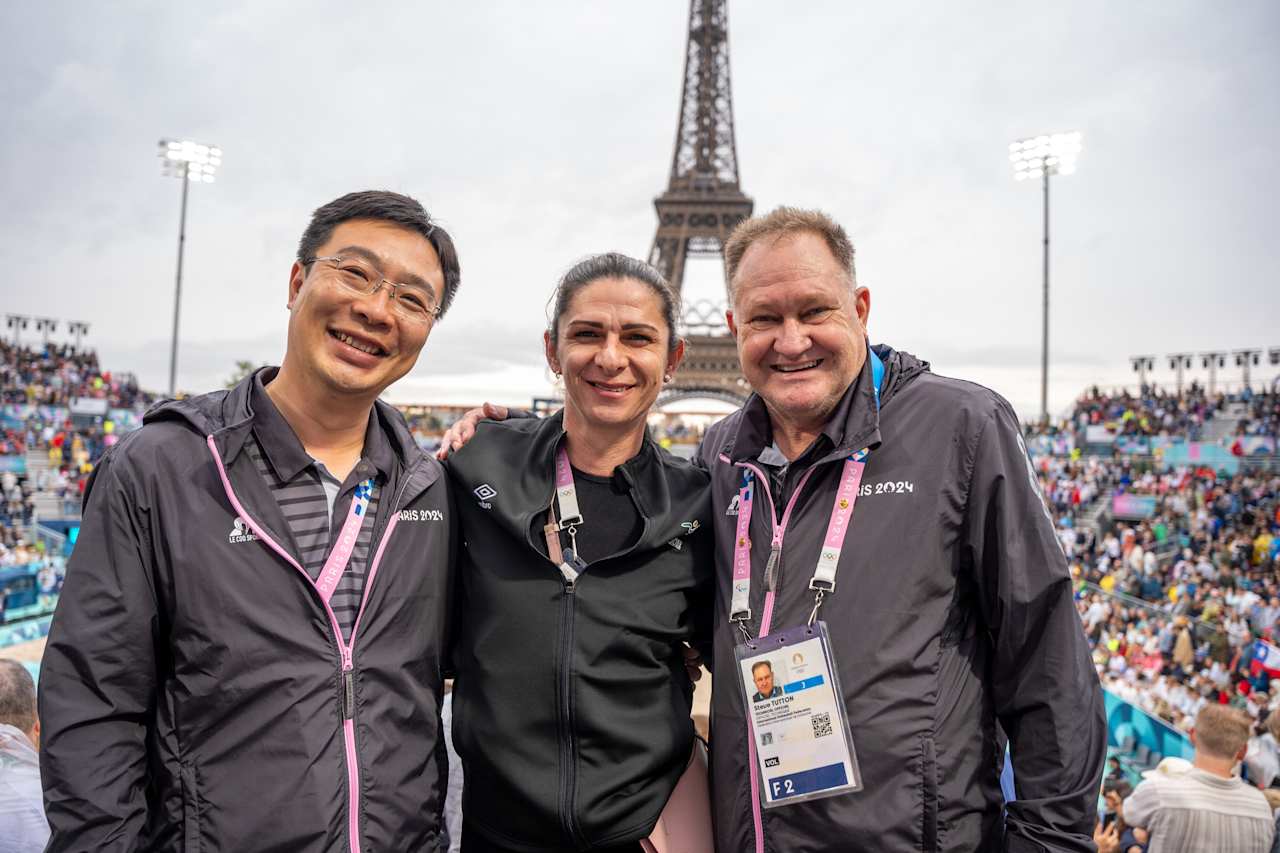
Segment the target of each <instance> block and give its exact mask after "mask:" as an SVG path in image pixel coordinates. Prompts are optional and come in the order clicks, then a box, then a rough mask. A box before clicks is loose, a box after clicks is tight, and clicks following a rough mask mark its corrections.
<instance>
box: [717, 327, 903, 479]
mask: <svg viewBox="0 0 1280 853" xmlns="http://www.w3.org/2000/svg"><path fill="white" fill-rule="evenodd" d="M875 350H876V357H877V358H879V359H881V361H882V363H884V366H885V374H886V375H885V376H884V378H883V379H882V380H881V385H882V386H884V388H885V389H888V387H889V386H890V384H891V383H890V377H889V376H888V375H887V374H888V373H889V370H890V364H889V362H888V358H887V357H888V355H889V354H890V353H891V352H892V350H889V348H888V347H884V346H879V347H876V348H875ZM872 363H873V360H872V359H871V358H866V359H864V360H863V363H862V369H861V370H859V371H858V375H857V376H856V377H854V380H853V382H851V383H850V384H849V387H848V388H846V389H845V391H844V394H842V395H841V397H840V402H839V403H837V404H836V408H835V411H833V412H832V413H831V417H830V418H828V419H827V422H826V423H825V424H824V425H823V427H822V433H821V436H820V438H819V439H818V440H819V441H820V442H823V444H824V448H825V449H826V450H827V452H821V451H819V453H820V457H819V458H818V459H817V460H815V461H820V462H825V461H827V460H829V459H832V458H839V457H841V456H848V455H849V454H850V453H854V452H856V451H858V450H861V449H863V448H864V447H876V446H877V445H879V444H880V440H881V439H880V405H881V404H882V402H883V398H882V400H881V401H880V402H878V401H877V388H876V383H875V379H874V377H873V372H874V371H873V370H872ZM885 396H886V397H887V394H885ZM772 445H773V425H772V423H771V421H770V420H769V410H768V408H767V407H766V406H765V402H764V400H763V399H762V398H761V397H760V395H759V394H755V393H753V394H752V395H751V396H750V397H749V398H748V399H747V402H746V404H745V405H743V407H742V417H741V418H740V419H739V421H738V428H737V430H736V431H734V432H733V433H731V434H730V437H729V441H728V443H727V444H726V445H725V446H724V447H723V448H722V452H723V453H724V454H725V455H727V456H728V457H729V458H730V460H732V461H733V462H750V461H752V460H755V459H757V458H758V457H759V456H760V453H761V452H762V451H764V449H765V448H767V447H770V446H772Z"/></svg>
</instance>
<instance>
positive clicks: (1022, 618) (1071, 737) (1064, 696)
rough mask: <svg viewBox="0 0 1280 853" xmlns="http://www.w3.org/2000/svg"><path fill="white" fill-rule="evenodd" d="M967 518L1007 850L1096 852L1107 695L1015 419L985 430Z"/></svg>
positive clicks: (996, 420) (1006, 410)
mask: <svg viewBox="0 0 1280 853" xmlns="http://www.w3.org/2000/svg"><path fill="white" fill-rule="evenodd" d="M972 459H973V463H972V470H971V479H970V488H969V499H968V504H967V518H966V534H965V537H966V556H967V558H968V559H967V560H966V562H970V561H971V565H972V567H973V571H974V574H975V576H976V580H977V584H978V587H979V594H980V601H981V604H980V607H981V610H982V617H983V621H984V623H985V627H986V630H987V633H988V635H989V637H990V639H991V647H992V660H991V664H990V667H989V669H988V676H987V677H988V679H989V683H988V689H989V690H990V693H991V698H992V700H993V703H994V707H995V712H996V715H997V717H998V719H999V721H1000V725H1001V728H1002V729H1003V730H1004V732H1005V733H1006V734H1007V735H1008V738H1009V750H1010V753H1011V756H1012V760H1013V779H1014V790H1015V791H1016V797H1015V801H1014V802H1011V803H1009V804H1008V807H1007V817H1006V822H1005V825H1006V837H1005V849H1006V850H1007V851H1010V853H1022V851H1028V853H1030V851H1036V853H1039V851H1045V850H1048V851H1082V853H1083V851H1093V850H1094V845H1093V829H1094V826H1095V822H1096V820H1097V798H1098V792H1099V789H1100V785H1101V781H1102V772H1103V764H1104V759H1105V753H1106V717H1105V713H1104V711H1103V705H1102V691H1101V688H1100V686H1099V684H1098V677H1097V674H1096V672H1095V671H1094V668H1093V662H1092V660H1091V657H1090V654H1089V648H1088V643H1087V642H1086V640H1085V636H1084V630H1083V628H1082V626H1081V625H1080V620H1079V617H1078V616H1077V615H1076V609H1075V605H1074V602H1073V601H1072V596H1071V579H1070V575H1069V573H1068V571H1067V564H1066V558H1065V557H1064V555H1063V553H1062V549H1061V547H1060V546H1059V544H1058V541H1057V538H1056V537H1055V536H1054V531H1053V524H1052V522H1051V521H1050V519H1049V515H1048V511H1047V510H1046V508H1045V505H1044V501H1043V500H1042V499H1041V495H1040V488H1039V486H1038V484H1037V483H1036V479H1035V474H1034V471H1033V469H1032V467H1031V461H1030V458H1029V457H1028V456H1027V451H1026V447H1025V445H1024V444H1023V442H1022V435H1021V430H1020V428H1019V426H1018V421H1017V417H1016V416H1015V415H1014V413H1013V410H1012V409H1011V408H1010V407H1009V405H1008V403H1006V402H1004V401H1003V400H1000V401H999V403H998V405H997V406H996V407H995V410H994V411H993V412H991V413H990V414H989V415H988V416H987V418H986V420H985V422H984V423H983V425H982V427H981V428H980V430H979V432H978V437H977V440H976V447H975V449H974V451H973V455H972Z"/></svg>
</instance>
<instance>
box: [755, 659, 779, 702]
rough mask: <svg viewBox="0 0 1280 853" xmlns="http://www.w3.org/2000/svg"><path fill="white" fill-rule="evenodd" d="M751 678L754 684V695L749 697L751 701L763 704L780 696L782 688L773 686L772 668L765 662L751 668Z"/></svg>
mask: <svg viewBox="0 0 1280 853" xmlns="http://www.w3.org/2000/svg"><path fill="white" fill-rule="evenodd" d="M751 678H752V680H753V681H755V683H756V694H755V696H752V697H751V701H753V702H763V701H764V700H766V699H773V698H774V697H777V696H781V695H782V688H781V687H776V686H774V683H773V666H772V664H770V663H769V662H768V661H767V660H762V661H760V662H759V663H757V664H754V665H753V666H752V667H751Z"/></svg>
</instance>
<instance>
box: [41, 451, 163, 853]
mask: <svg viewBox="0 0 1280 853" xmlns="http://www.w3.org/2000/svg"><path fill="white" fill-rule="evenodd" d="M120 467H123V466H122V463H121V462H120V460H118V459H116V460H112V459H111V454H107V456H105V457H104V458H103V460H102V461H101V462H100V463H99V466H98V468H97V469H96V470H95V472H94V474H93V478H92V480H91V481H90V483H89V488H88V490H87V491H86V498H85V508H84V517H83V520H82V522H81V526H80V534H79V538H78V541H77V543H76V548H75V552H74V553H73V554H72V556H71V559H70V561H69V562H68V566H67V573H66V581H65V583H64V585H63V588H62V594H61V596H60V598H59V601H58V608H57V611H56V613H55V615H54V618H53V623H52V625H51V627H50V630H49V638H48V642H47V644H46V646H45V652H44V660H43V662H42V663H41V668H40V693H39V709H40V720H41V727H42V732H43V738H42V740H43V744H42V749H41V751H40V776H41V780H42V782H43V785H44V796H45V810H46V813H47V816H48V818H49V826H50V829H51V831H52V834H51V837H50V840H49V846H48V847H47V848H46V853H64V851H65V852H66V853H70V851H120V853H125V851H133V850H137V849H141V847H142V838H141V836H142V834H143V833H144V831H145V828H146V825H147V798H146V788H147V749H146V737H147V729H148V727H149V725H151V723H152V721H153V717H154V708H155V691H156V678H155V640H156V634H157V628H156V626H157V606H156V598H155V593H154V588H153V586H152V583H151V575H150V572H149V570H148V560H147V557H146V554H148V553H150V551H149V548H148V547H147V545H146V543H147V541H148V539H149V537H148V534H147V529H146V527H145V525H144V524H143V515H144V514H143V513H142V512H141V511H140V510H139V509H138V504H137V502H136V501H135V500H134V498H135V495H134V493H133V491H134V490H133V489H132V488H130V487H129V486H128V485H127V484H126V482H125V478H124V476H123V472H122V471H120V470H119V468H120Z"/></svg>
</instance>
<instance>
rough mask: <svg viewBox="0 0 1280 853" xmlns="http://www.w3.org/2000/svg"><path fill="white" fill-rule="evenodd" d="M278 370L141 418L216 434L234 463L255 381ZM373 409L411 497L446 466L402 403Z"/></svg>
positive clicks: (167, 404) (248, 422) (249, 422)
mask: <svg viewBox="0 0 1280 853" xmlns="http://www.w3.org/2000/svg"><path fill="white" fill-rule="evenodd" d="M279 370H280V368H279V367H270V366H268V367H263V368H260V369H258V370H256V371H254V372H253V373H251V374H250V375H249V376H246V377H245V378H244V379H242V380H240V381H239V382H238V383H236V385H235V387H233V388H231V389H230V390H224V391H211V392H209V393H208V394H199V395H197V396H195V397H187V398H185V399H182V400H165V401H163V402H160V403H157V404H156V405H154V406H152V407H151V408H150V409H148V410H147V413H146V414H145V415H143V418H142V423H143V424H144V425H147V424H154V423H162V422H165V421H172V422H177V423H181V424H185V425H186V426H188V427H189V428H190V429H192V430H194V431H195V432H198V433H199V434H200V436H201V437H202V438H204V439H206V440H208V439H212V440H213V442H214V444H215V445H216V446H217V448H218V451H219V454H220V455H221V457H222V462H223V464H224V465H228V466H229V465H231V463H232V462H234V461H235V458H236V457H237V456H238V455H239V453H240V451H241V450H242V449H243V448H244V444H245V441H246V440H247V439H248V437H249V433H250V430H251V428H252V426H253V406H252V404H251V401H252V392H253V383H254V382H256V381H259V380H260V381H261V382H262V384H263V385H266V384H267V383H268V382H270V381H271V380H272V379H274V378H275V376H276V373H278V372H279ZM373 409H374V412H376V413H377V417H378V420H379V421H380V422H381V425H382V427H383V431H384V432H385V433H386V435H387V438H388V440H389V441H390V443H391V448H392V450H393V451H394V453H395V454H396V456H397V457H398V458H399V461H400V464H401V465H402V466H403V467H404V469H405V471H406V472H408V475H409V476H410V477H411V480H410V481H409V482H407V483H406V484H405V486H406V488H405V489H403V490H402V493H403V495H404V496H405V497H406V498H412V497H413V496H414V495H416V494H417V493H418V492H420V491H421V490H422V489H425V488H426V487H427V486H429V485H431V483H433V482H435V480H436V479H438V478H439V476H440V473H441V471H442V469H441V467H440V463H438V462H436V460H435V459H433V458H431V457H429V456H427V454H426V453H424V452H423V451H422V449H421V448H419V447H418V444H417V442H416V441H414V440H413V435H412V433H410V432H409V427H408V425H407V424H406V423H405V421H404V416H403V415H401V414H400V412H399V410H398V409H396V408H395V407H394V406H391V405H389V404H387V403H384V402H382V401H381V400H375V401H374V403H373Z"/></svg>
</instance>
